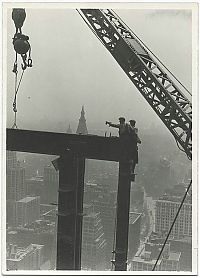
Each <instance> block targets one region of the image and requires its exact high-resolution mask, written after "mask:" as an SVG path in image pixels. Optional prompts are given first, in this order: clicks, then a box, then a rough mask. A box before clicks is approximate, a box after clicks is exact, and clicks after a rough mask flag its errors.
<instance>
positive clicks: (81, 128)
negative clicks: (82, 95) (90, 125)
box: [76, 106, 88, 135]
mask: <svg viewBox="0 0 200 278" xmlns="http://www.w3.org/2000/svg"><path fill="white" fill-rule="evenodd" d="M76 134H84V135H86V134H88V130H87V125H86V119H85V111H84V106H82V110H81V117H80V119H79V123H78V127H77V130H76Z"/></svg>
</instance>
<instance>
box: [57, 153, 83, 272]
mask: <svg viewBox="0 0 200 278" xmlns="http://www.w3.org/2000/svg"><path fill="white" fill-rule="evenodd" d="M58 166H59V195H58V227H57V266H56V269H57V270H75V269H80V254H79V253H80V251H81V247H80V246H79V244H81V234H82V221H81V218H80V216H78V213H79V211H81V210H80V207H81V206H82V202H83V200H82V195H81V193H80V192H82V190H83V189H82V188H83V186H84V184H83V180H84V168H83V166H84V164H83V163H82V164H81V163H80V162H79V158H78V156H77V155H75V154H74V153H72V152H71V151H68V152H67V153H66V154H63V155H62V156H61V157H60V158H59V161H58ZM79 183H80V184H79ZM79 186H80V187H81V190H80V189H79ZM79 202H80V203H81V204H78V203H79Z"/></svg>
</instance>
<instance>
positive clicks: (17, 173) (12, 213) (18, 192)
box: [6, 151, 26, 226]
mask: <svg viewBox="0 0 200 278" xmlns="http://www.w3.org/2000/svg"><path fill="white" fill-rule="evenodd" d="M25 196H26V183H25V169H24V168H23V167H20V164H19V162H18V161H17V155H16V152H11V151H7V152H6V222H7V223H8V225H9V226H10V225H11V226H12V225H14V224H15V220H16V202H17V201H18V200H20V199H22V198H24V197H25Z"/></svg>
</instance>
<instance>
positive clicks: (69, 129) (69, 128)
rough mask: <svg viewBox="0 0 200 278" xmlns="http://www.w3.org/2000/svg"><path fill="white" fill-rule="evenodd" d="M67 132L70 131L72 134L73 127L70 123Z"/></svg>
mask: <svg viewBox="0 0 200 278" xmlns="http://www.w3.org/2000/svg"><path fill="white" fill-rule="evenodd" d="M67 133H68V134H72V129H71V127H70V124H69V127H68V129H67Z"/></svg>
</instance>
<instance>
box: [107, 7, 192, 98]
mask: <svg viewBox="0 0 200 278" xmlns="http://www.w3.org/2000/svg"><path fill="white" fill-rule="evenodd" d="M111 11H112V12H113V13H114V14H115V16H116V17H118V18H119V19H120V20H121V21H122V23H123V24H124V25H125V26H126V28H127V29H128V30H129V32H131V33H133V34H134V36H135V37H136V38H137V39H138V40H139V41H140V42H141V43H142V45H143V46H145V48H146V49H147V50H148V51H149V52H150V53H151V54H152V55H153V56H154V57H155V58H156V59H157V60H158V61H159V62H160V63H161V65H162V66H163V67H164V68H165V69H166V70H167V71H168V72H169V73H170V74H171V75H172V76H173V77H174V78H175V79H176V81H177V82H178V83H179V84H180V85H181V86H182V87H183V88H184V89H185V90H186V91H187V92H188V93H189V94H190V95H191V96H192V94H191V93H190V91H189V90H188V89H187V88H186V87H185V86H184V85H183V83H182V82H181V81H179V80H178V78H177V77H176V76H175V75H174V74H173V73H172V72H171V71H170V70H169V69H168V68H167V67H166V66H165V65H164V64H163V63H162V61H161V60H160V59H159V58H158V57H157V56H156V55H155V54H154V53H153V52H152V51H151V50H150V49H149V48H148V46H147V45H146V44H145V43H144V42H143V41H142V40H141V39H140V38H139V37H138V36H137V35H136V34H135V33H134V32H133V30H131V28H129V27H128V25H127V24H126V23H125V22H124V21H123V20H122V19H121V17H120V16H119V15H117V14H116V13H115V12H114V11H113V10H112V9H111Z"/></svg>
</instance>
